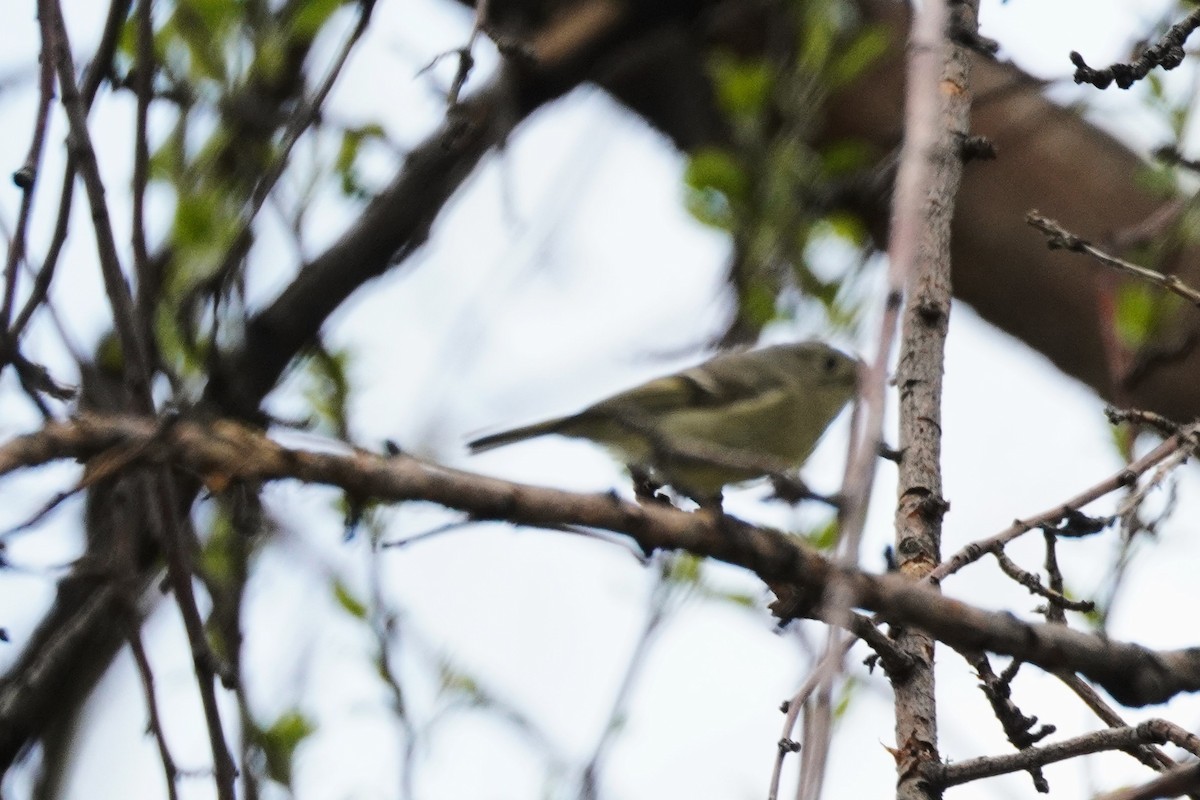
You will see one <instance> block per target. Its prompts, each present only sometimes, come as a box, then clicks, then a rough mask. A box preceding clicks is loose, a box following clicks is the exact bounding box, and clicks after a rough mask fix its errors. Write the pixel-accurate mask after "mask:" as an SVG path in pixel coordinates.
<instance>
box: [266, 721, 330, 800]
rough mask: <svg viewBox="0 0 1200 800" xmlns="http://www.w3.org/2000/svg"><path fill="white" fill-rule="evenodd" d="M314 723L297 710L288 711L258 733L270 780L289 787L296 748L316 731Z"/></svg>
mask: <svg viewBox="0 0 1200 800" xmlns="http://www.w3.org/2000/svg"><path fill="white" fill-rule="evenodd" d="M316 729H317V726H316V724H315V723H314V722H313V721H312V720H310V719H309V718H308V717H306V716H305V715H303V714H301V713H300V712H299V711H289V712H287V713H285V714H284V715H283V716H281V717H280V718H279V719H277V720H275V724H274V725H272V726H271V727H270V728H268V729H267V730H265V731H262V732H261V733H260V734H259V744H260V746H261V747H262V752H263V756H264V757H265V758H266V762H267V774H268V775H269V776H270V777H271V779H272V780H274V781H276V782H278V783H280V784H282V785H284V786H288V787H290V786H291V785H292V762H293V761H294V760H295V756H296V748H298V747H299V746H300V744H301V743H302V742H303V741H304V740H305V739H307V738H308V737H309V736H312V734H313V733H314V732H315V731H316Z"/></svg>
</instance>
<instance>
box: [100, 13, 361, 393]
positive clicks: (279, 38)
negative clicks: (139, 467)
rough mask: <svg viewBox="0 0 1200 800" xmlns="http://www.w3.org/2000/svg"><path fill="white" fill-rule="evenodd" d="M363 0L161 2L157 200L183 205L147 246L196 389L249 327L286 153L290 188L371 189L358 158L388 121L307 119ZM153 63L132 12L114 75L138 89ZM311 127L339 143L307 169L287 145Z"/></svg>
mask: <svg viewBox="0 0 1200 800" xmlns="http://www.w3.org/2000/svg"><path fill="white" fill-rule="evenodd" d="M356 5H357V3H355V2H353V0H289V1H288V2H283V3H273V4H268V3H264V2H255V1H254V0H177V2H174V3H171V4H169V5H167V6H165V7H161V6H160V8H159V9H156V14H155V29H154V34H153V58H154V68H155V71H154V75H153V79H152V88H153V92H154V98H153V111H154V113H153V114H152V115H151V118H150V119H151V123H152V124H151V125H150V130H149V134H150V140H151V153H150V162H149V182H150V183H149V187H148V193H149V194H150V195H151V196H152V199H153V205H154V206H155V207H160V208H161V207H168V208H170V209H172V211H171V215H170V223H169V229H167V230H166V231H165V232H163V233H162V235H161V236H160V237H158V238H157V240H152V241H151V242H150V246H151V250H152V252H153V254H154V255H153V258H152V259H151V262H152V264H151V266H152V267H153V268H154V270H155V274H154V276H153V280H154V282H155V283H156V284H157V285H156V286H155V287H154V288H155V289H156V290H157V291H156V293H155V300H156V305H155V307H154V332H155V334H156V340H157V344H158V346H159V353H158V355H159V358H160V360H161V361H162V364H163V366H164V367H166V368H167V369H168V370H170V371H171V372H172V373H173V374H174V375H175V376H176V377H177V378H180V379H182V381H183V383H182V385H183V386H185V387H187V386H191V387H192V388H193V389H195V388H196V387H197V385H198V384H199V383H200V382H201V381H202V380H203V377H204V373H205V368H206V365H207V362H208V358H209V356H210V350H211V348H212V345H213V342H214V339H215V338H216V337H223V340H224V341H236V338H237V337H238V335H239V331H240V328H241V321H242V320H241V314H242V313H244V312H243V310H242V306H243V305H244V302H242V297H243V294H244V277H245V275H244V269H245V264H246V257H247V255H248V254H249V251H250V248H251V247H252V246H253V243H254V238H255V234H256V225H257V219H256V215H257V211H258V208H259V207H260V205H261V201H262V197H263V196H264V195H265V193H266V191H267V190H269V189H270V186H269V182H270V181H273V180H274V179H275V177H276V174H277V173H278V171H279V168H280V167H281V166H282V164H281V163H279V162H281V160H283V159H286V160H287V161H288V165H287V175H288V178H289V182H290V183H292V184H296V185H300V186H309V187H313V186H319V185H328V184H332V185H334V186H337V187H338V188H339V190H340V191H341V193H342V194H343V195H344V196H346V197H348V198H350V199H352V200H354V201H357V202H363V201H365V200H366V199H368V197H369V192H368V190H367V189H366V188H365V187H364V186H363V185H362V181H361V180H360V179H359V176H358V171H357V165H358V161H359V158H360V155H361V151H362V145H363V143H364V142H367V141H372V140H375V139H380V138H383V137H384V135H385V134H384V131H383V129H382V127H381V126H380V125H378V124H377V123H374V122H366V123H363V124H359V125H357V126H354V127H351V128H348V129H346V130H344V131H342V130H336V129H333V130H329V129H331V128H336V126H333V125H331V124H330V123H329V122H328V121H327V120H323V119H320V118H316V119H307V118H306V115H307V102H308V99H309V94H310V92H311V86H312V85H315V82H316V80H314V79H313V78H311V77H310V76H309V72H310V70H311V69H312V67H313V65H312V64H310V63H309V62H310V61H311V55H312V52H313V46H314V43H315V41H316V40H317V38H318V37H319V36H321V35H323V34H325V32H327V31H331V30H333V29H334V28H335V27H336V26H333V25H331V24H330V23H331V21H332V20H333V18H334V16H335V14H337V12H338V11H339V10H342V9H346V8H350V7H353V6H356ZM142 60H143V59H142V57H141V56H140V54H139V47H138V37H137V20H136V19H135V18H134V17H130V18H129V19H128V20H127V21H126V23H125V26H124V28H123V29H122V32H121V36H120V41H119V49H118V55H117V63H116V70H117V72H118V74H119V75H121V74H123V75H124V76H125V77H123V78H118V81H117V82H118V85H121V86H126V87H132V86H135V85H136V80H135V78H136V75H137V72H138V70H140V69H143V68H144V67H143V65H142ZM320 77H322V76H317V79H319V78H320ZM309 124H311V126H312V130H311V131H310V134H309V135H310V137H314V136H315V137H316V139H317V141H322V140H328V145H329V146H331V147H333V148H335V152H336V156H335V157H328V158H326V157H319V158H314V159H311V160H309V161H305V162H303V163H302V162H300V161H298V160H296V159H292V158H290V157H289V156H290V155H291V154H290V153H287V152H285V150H284V146H285V145H286V144H288V137H289V136H294V135H295V134H296V133H298V132H300V131H301V130H303V128H304V127H305V126H306V125H309ZM327 130H328V133H326V131H327ZM306 172H307V174H305V173H306ZM313 195H314V193H313V192H311V191H309V192H299V193H297V196H296V197H295V198H294V203H295V207H294V208H292V209H285V208H282V207H281V208H280V210H281V211H285V212H289V213H290V214H291V215H292V217H293V218H294V220H295V222H294V223H293V227H295V228H297V229H298V228H299V225H300V223H299V220H300V219H301V218H302V216H303V214H304V211H305V209H306V207H307V205H308V204H309V203H310V202H311V201H312V199H313ZM281 196H283V197H286V195H281Z"/></svg>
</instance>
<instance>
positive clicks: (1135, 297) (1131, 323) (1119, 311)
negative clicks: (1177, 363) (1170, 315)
mask: <svg viewBox="0 0 1200 800" xmlns="http://www.w3.org/2000/svg"><path fill="white" fill-rule="evenodd" d="M1156 291H1157V290H1155V289H1153V288H1151V287H1149V286H1146V285H1145V284H1141V283H1128V284H1125V285H1124V286H1122V287H1121V289H1120V291H1118V292H1117V304H1116V318H1115V319H1114V321H1113V322H1114V325H1115V326H1116V330H1117V336H1119V337H1120V339H1121V341H1122V342H1123V343H1124V344H1125V345H1126V346H1127V347H1139V346H1141V345H1142V343H1144V342H1145V341H1146V340H1147V339H1148V338H1150V334H1151V333H1153V331H1154V325H1155V321H1156V317H1157V314H1156V313H1155V312H1156V311H1157V308H1158V304H1157V303H1156V302H1155V301H1156V296H1155V295H1156Z"/></svg>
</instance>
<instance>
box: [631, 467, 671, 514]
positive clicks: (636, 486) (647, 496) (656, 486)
mask: <svg viewBox="0 0 1200 800" xmlns="http://www.w3.org/2000/svg"><path fill="white" fill-rule="evenodd" d="M629 474H630V476H632V477H633V494H634V496H635V497H636V498H637V499H638V501H639V502H642V503H656V504H658V505H671V499H670V498H669V497H667V496H666V495H665V494H663V493H662V492H661V491H659V490H660V489H662V487H663V485H662V483H660V482H659V481H656V480H655V479H654V478H653V477H652V476H651V475H650V472H649V470H647V469H645V468H643V467H635V466H630V467H629Z"/></svg>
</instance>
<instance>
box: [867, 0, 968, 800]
mask: <svg viewBox="0 0 1200 800" xmlns="http://www.w3.org/2000/svg"><path fill="white" fill-rule="evenodd" d="M976 7H977V4H976V3H975V2H973V1H972V0H932V1H931V2H925V3H922V4H921V5H920V6H919V8H918V9H917V11H916V17H915V20H914V23H913V28H912V34H911V39H910V41H909V57H908V95H907V103H906V112H905V113H906V119H905V138H904V145H903V148H902V151H901V155H900V167H899V172H898V175H897V178H896V190H895V195H894V197H893V200H892V225H891V238H890V240H889V242H888V255H889V258H890V259H891V261H892V263H893V264H894V268H895V269H897V270H900V271H901V273H902V274H904V275H905V276H906V280H905V294H906V296H907V297H906V300H907V302H906V304H905V308H904V313H903V322H902V326H903V328H902V332H901V347H900V359H899V363H898V365H897V369H896V385H897V387H898V389H899V393H900V431H899V448H900V453H901V460H900V475H899V487H898V494H899V501H898V503H897V507H896V520H895V525H896V555H897V559H898V562H899V568H900V571H901V572H902V573H903V574H905V575H907V576H909V577H911V578H913V579H919V578H922V577H924V576H925V575H926V574H928V573H929V572H930V571H931V570H932V569H933V568H934V567H935V566H936V565H937V563H938V561H939V560H940V558H941V529H942V517H943V515H944V514H945V512H946V509H947V504H946V501H945V500H944V499H943V498H942V476H941V434H942V430H941V394H942V374H943V368H944V355H945V354H944V349H945V338H946V330H947V326H948V322H949V315H950V221H951V218H952V216H953V213H954V199H955V194H956V192H957V191H958V185H959V182H960V180H961V177H962V153H961V144H962V140H963V137H965V136H966V134H967V131H968V125H969V113H970V95H969V93H968V90H967V80H968V75H969V67H970V64H969V54H968V53H967V52H966V50H965V49H964V48H962V47H958V46H955V45H954V44H953V43H952V42H951V40H950V38H949V37H948V34H957V33H959V32H960V31H961V32H962V33H964V34H967V35H974V31H975V29H976ZM893 635H894V637H895V639H896V642H897V645H898V646H899V647H900V648H901V649H902V650H903V651H904V652H906V653H907V654H908V655H909V656H911V657H912V658H913V660H914V661H913V668H912V669H911V670H909V671H908V672H907V673H906V674H904V675H902V676H892V683H893V688H894V691H895V711H896V754H897V784H896V796H897V798H903V799H905V800H907V799H908V798H912V799H913V800H924V799H925V798H929V797H931V796H932V793H931V790H930V788H929V787H928V786H927V785H926V784H925V783H924V782H923V781H922V780H921V777H920V776H921V768H922V766H923V765H924V764H925V763H928V762H936V761H938V760H940V756H939V754H938V738H937V701H936V696H935V691H934V690H935V685H934V672H933V661H934V639H933V638H932V637H931V636H929V635H928V634H926V633H924V632H921V631H917V630H913V629H897V630H894V631H893Z"/></svg>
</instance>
